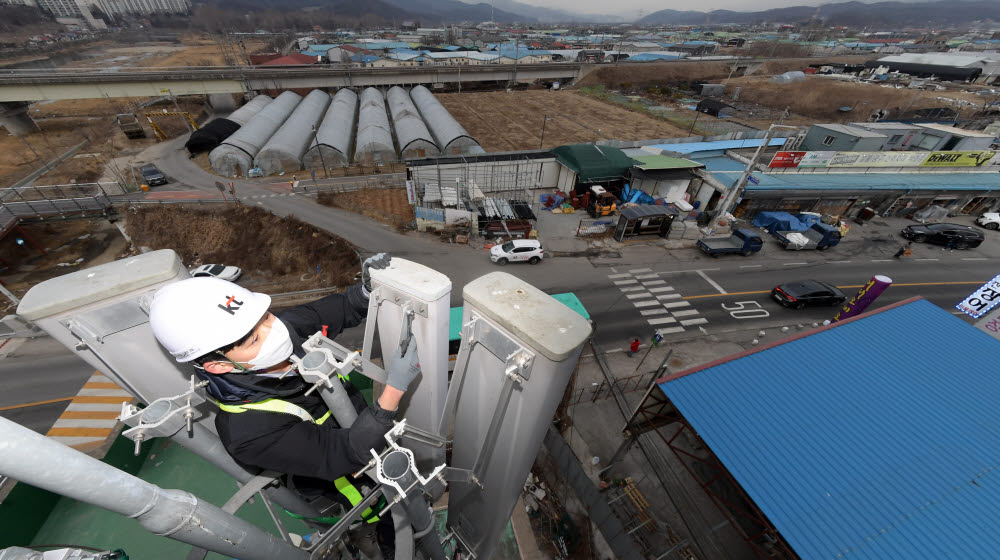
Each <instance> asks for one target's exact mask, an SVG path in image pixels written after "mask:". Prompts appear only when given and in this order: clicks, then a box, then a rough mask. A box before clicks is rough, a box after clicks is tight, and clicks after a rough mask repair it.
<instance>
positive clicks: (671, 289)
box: [649, 286, 674, 294]
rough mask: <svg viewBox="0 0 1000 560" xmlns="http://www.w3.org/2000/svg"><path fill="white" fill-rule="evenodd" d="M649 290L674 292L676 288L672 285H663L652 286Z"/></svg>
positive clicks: (653, 291)
mask: <svg viewBox="0 0 1000 560" xmlns="http://www.w3.org/2000/svg"><path fill="white" fill-rule="evenodd" d="M649 291H650V292H652V293H654V294H656V293H659V292H672V291H674V288H673V287H672V286H661V287H659V288H650V289H649Z"/></svg>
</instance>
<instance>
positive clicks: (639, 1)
mask: <svg viewBox="0 0 1000 560" xmlns="http://www.w3.org/2000/svg"><path fill="white" fill-rule="evenodd" d="M465 1H467V2H475V0H465ZM479 1H480V2H484V3H487V4H488V3H489V0H479ZM518 1H519V2H521V3H523V4H530V5H532V6H538V7H548V8H557V9H562V10H567V11H575V12H586V13H592V14H616V15H621V16H623V17H626V18H635V17H636V16H637V15H638V13H639V10H642V13H643V15H648V14H651V13H653V12H656V11H659V10H668V9H669V10H693V11H699V12H705V11H710V10H734V11H739V12H755V11H760V10H767V9H770V8H781V7H786V6H816V5H818V4H820V3H821V2H822V3H828V2H823V1H822V0H755V1H753V2H751V1H749V0H700V1H697V2H695V1H692V0H615V1H614V2H608V1H607V0H518ZM834 1H837V2H840V1H846V0H834ZM861 1H863V2H866V3H868V2H869V1H871V0H861ZM904 1H907V0H904ZM910 1H912V0H910Z"/></svg>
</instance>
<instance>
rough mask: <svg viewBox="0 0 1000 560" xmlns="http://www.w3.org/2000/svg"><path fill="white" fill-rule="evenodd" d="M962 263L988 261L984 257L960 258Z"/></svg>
mask: <svg viewBox="0 0 1000 560" xmlns="http://www.w3.org/2000/svg"><path fill="white" fill-rule="evenodd" d="M962 260H963V261H986V260H989V259H987V258H985V257H962Z"/></svg>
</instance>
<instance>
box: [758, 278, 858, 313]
mask: <svg viewBox="0 0 1000 560" xmlns="http://www.w3.org/2000/svg"><path fill="white" fill-rule="evenodd" d="M771 297H773V298H774V299H775V301H777V302H778V303H780V304H781V305H784V306H785V307H792V308H794V309H802V308H803V307H805V306H807V305H840V304H841V303H844V301H845V300H846V299H847V296H845V295H844V292H841V291H840V290H839V289H837V287H836V286H831V285H830V284H827V283H826V282H820V281H819V280H801V281H799V282H788V283H787V284H779V285H777V286H775V287H774V289H773V290H771Z"/></svg>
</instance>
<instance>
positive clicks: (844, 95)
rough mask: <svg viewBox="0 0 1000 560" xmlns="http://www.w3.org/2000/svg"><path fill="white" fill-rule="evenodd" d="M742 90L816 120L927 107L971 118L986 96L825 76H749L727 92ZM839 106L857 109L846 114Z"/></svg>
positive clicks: (749, 97)
mask: <svg viewBox="0 0 1000 560" xmlns="http://www.w3.org/2000/svg"><path fill="white" fill-rule="evenodd" d="M737 87H738V88H740V96H739V98H740V100H741V101H744V102H752V103H758V104H760V105H764V106H767V107H771V108H773V109H776V110H778V111H781V110H783V109H784V108H785V107H791V111H792V112H794V113H797V114H799V115H804V116H806V117H811V118H813V119H823V120H834V121H835V122H840V121H842V120H844V119H845V118H847V119H849V120H867V118H868V115H869V114H871V112H873V111H875V110H877V109H888V110H889V113H890V116H892V115H898V114H899V113H900V112H901V111H902V110H905V109H908V110H914V109H921V108H925V107H950V108H952V109H955V110H958V111H960V114H961V115H962V116H966V115H968V116H971V115H972V113H974V112H975V111H976V110H977V109H978V108H980V107H982V105H983V101H984V99H983V97H981V96H978V95H974V94H972V93H966V92H962V91H955V90H952V89H950V90H949V91H923V90H912V89H894V88H891V87H883V86H882V85H878V84H863V83H855V82H839V81H834V80H832V79H830V78H825V77H822V76H806V79H805V81H803V82H799V83H794V84H784V85H779V84H772V83H770V81H769V79H768V78H766V77H746V78H739V79H734V80H730V82H729V87H728V88H727V90H726V92H727V94H728V95H729V96H731V95H732V92H733V91H734V89H735V88H737ZM839 107H854V111H851V112H850V113H846V114H845V113H843V112H840V111H838V110H837V109H838V108H839Z"/></svg>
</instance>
